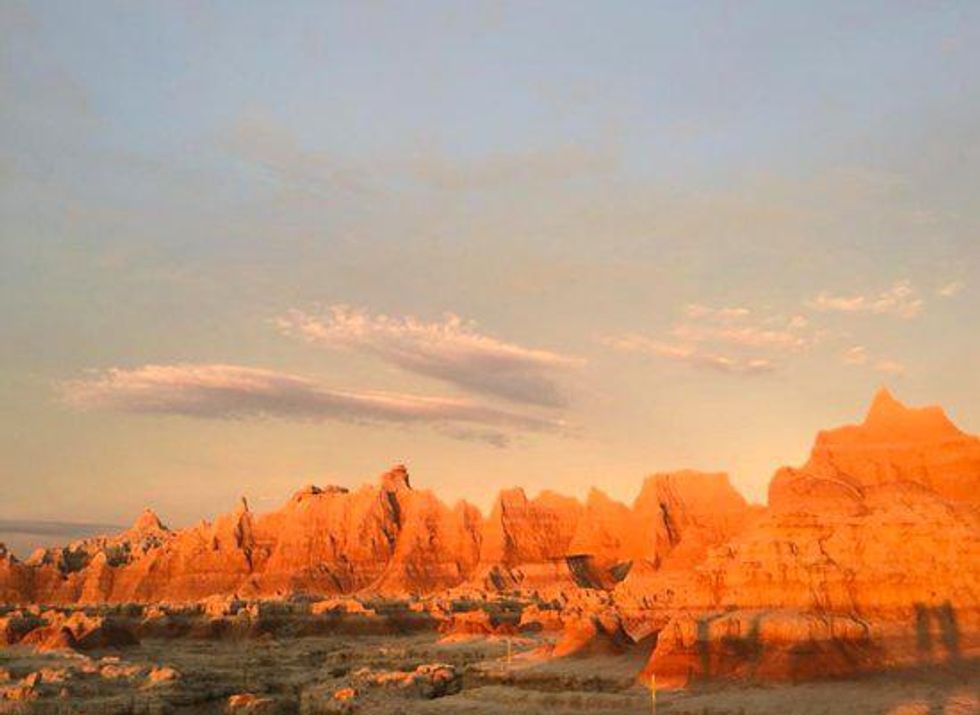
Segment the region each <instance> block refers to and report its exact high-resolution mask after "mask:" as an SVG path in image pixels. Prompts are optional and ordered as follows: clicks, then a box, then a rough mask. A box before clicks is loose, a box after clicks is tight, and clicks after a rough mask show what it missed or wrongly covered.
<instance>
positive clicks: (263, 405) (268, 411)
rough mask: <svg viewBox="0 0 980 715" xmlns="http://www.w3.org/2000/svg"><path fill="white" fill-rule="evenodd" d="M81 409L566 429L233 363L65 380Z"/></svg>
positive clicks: (506, 413)
mask: <svg viewBox="0 0 980 715" xmlns="http://www.w3.org/2000/svg"><path fill="white" fill-rule="evenodd" d="M61 388H62V395H63V399H64V401H65V402H66V403H67V404H69V405H71V406H72V407H75V408H77V409H83V410H110V411H119V412H131V413H144V414H173V415H185V416H191V417H202V418H211V419H242V418H247V417H276V418H284V419H303V420H340V421H346V422H423V423H436V424H441V425H443V426H445V425H451V424H453V423H467V424H479V425H483V426H490V427H494V428H504V429H522V430H539V431H540V430H558V429H560V428H561V427H562V426H563V425H562V423H561V422H560V421H557V420H552V419H547V418H543V417H538V416H534V415H529V414H522V413H519V412H515V411H511V410H506V409H501V408H498V407H495V406H492V405H488V404H484V403H480V402H477V401H474V400H471V399H467V398H446V397H430V396H421V395H409V394H401V393H391V392H375V391H354V390H342V389H336V388H333V387H329V386H327V385H325V384H323V383H321V382H319V381H317V380H314V379H310V378H306V377H301V376H297V375H292V374H289V373H283V372H277V371H274V370H265V369H260V368H252V367H244V366H240V365H225V364H188V363H181V364H175V365H144V366H142V367H138V368H134V369H123V368H111V369H109V370H105V371H102V372H100V373H97V374H95V375H94V376H92V377H90V378H87V379H80V380H70V381H67V382H65V383H63V384H62V385H61Z"/></svg>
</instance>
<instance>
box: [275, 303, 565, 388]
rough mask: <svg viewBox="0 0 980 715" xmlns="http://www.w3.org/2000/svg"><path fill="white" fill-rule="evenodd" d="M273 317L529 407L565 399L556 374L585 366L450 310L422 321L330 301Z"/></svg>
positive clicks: (295, 330)
mask: <svg viewBox="0 0 980 715" xmlns="http://www.w3.org/2000/svg"><path fill="white" fill-rule="evenodd" d="M277 323H278V325H279V328H280V330H282V331H283V332H284V333H286V334H289V335H294V336H297V337H299V338H302V339H304V340H306V341H308V342H310V343H313V344H315V345H319V346H322V347H326V348H333V349H347V350H356V351H359V352H364V353H367V354H371V355H374V356H376V357H378V358H380V359H382V360H384V361H385V362H388V363H391V364H394V365H396V366H398V367H399V368H401V369H403V370H407V371H409V372H413V373H416V374H419V375H424V376H426V377H430V378H434V379H437V380H441V381H443V382H447V383H450V384H453V385H456V386H458V387H461V388H464V389H466V390H469V391H472V392H477V393H482V394H487V395H493V396H496V397H503V398H505V399H508V400H511V401H514V402H523V403H527V404H533V405H543V406H548V407H557V406H562V405H564V404H565V403H566V398H565V395H564V394H563V392H562V389H561V387H560V385H559V378H560V377H561V376H563V375H565V374H567V373H568V372H569V371H571V370H573V369H575V368H577V367H580V366H581V365H583V364H584V361H583V360H581V359H579V358H575V357H570V356H567V355H561V354H559V353H555V352H551V351H548V350H540V349H534V348H526V347H523V346H520V345H516V344H514V343H508V342H505V341H502V340H499V339H497V338H493V337H490V336H487V335H483V334H481V333H479V332H477V330H476V327H475V325H474V324H473V323H470V322H465V321H463V320H461V319H460V318H459V317H457V316H455V315H448V316H446V318H445V319H444V320H443V321H441V322H423V321H420V320H417V319H415V318H413V317H389V316H386V315H371V314H369V313H367V312H366V311H363V310H359V309H355V308H351V307H348V306H344V305H335V306H332V307H331V308H330V309H329V310H328V311H327V312H326V314H325V315H322V316H314V315H309V314H307V313H304V312H303V311H299V310H293V311H290V312H289V313H287V314H286V315H285V316H283V317H281V318H280V319H279V320H278V321H277Z"/></svg>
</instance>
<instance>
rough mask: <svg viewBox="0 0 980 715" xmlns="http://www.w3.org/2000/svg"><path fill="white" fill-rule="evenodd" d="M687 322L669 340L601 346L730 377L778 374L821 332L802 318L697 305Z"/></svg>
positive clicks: (624, 339) (610, 340) (626, 339)
mask: <svg viewBox="0 0 980 715" xmlns="http://www.w3.org/2000/svg"><path fill="white" fill-rule="evenodd" d="M684 316H685V319H684V320H682V321H680V322H678V323H675V324H674V325H673V326H672V327H671V328H670V330H669V331H668V332H667V333H666V334H665V336H664V337H648V336H644V335H639V334H636V333H629V334H626V335H622V336H614V337H606V338H603V339H601V342H602V343H604V344H605V345H607V346H608V347H612V348H613V349H615V350H618V351H621V352H634V353H641V354H645V355H649V356H654V357H662V358H668V359H672V360H676V361H679V362H685V363H688V364H690V365H693V366H695V367H701V368H707V369H711V370H716V371H719V372H725V373H730V374H742V375H752V374H761V373H766V372H772V371H773V370H775V369H776V368H777V367H778V362H779V360H780V359H782V358H785V357H786V356H787V355H790V354H793V353H797V352H801V351H804V350H806V349H808V348H809V347H810V346H811V345H813V344H814V343H815V342H816V341H817V340H818V339H819V337H820V334H819V333H818V332H816V331H813V330H811V329H810V328H809V325H810V323H809V320H807V318H806V317H805V316H802V315H792V316H788V317H787V316H785V315H774V314H768V313H756V312H755V311H753V310H752V309H750V308H746V307H743V306H725V307H720V308H715V307H710V306H706V305H702V304H699V303H692V304H690V305H688V306H686V308H685V309H684Z"/></svg>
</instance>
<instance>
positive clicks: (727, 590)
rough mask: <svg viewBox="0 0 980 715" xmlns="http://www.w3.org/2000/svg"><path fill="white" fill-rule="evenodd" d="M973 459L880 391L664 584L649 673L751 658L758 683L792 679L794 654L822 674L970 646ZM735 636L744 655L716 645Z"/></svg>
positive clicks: (978, 544)
mask: <svg viewBox="0 0 980 715" xmlns="http://www.w3.org/2000/svg"><path fill="white" fill-rule="evenodd" d="M977 450H978V445H977V440H976V439H975V438H972V437H968V436H966V435H964V434H963V433H962V432H960V431H959V430H958V429H957V428H956V427H955V426H953V425H952V423H950V421H949V420H948V419H947V418H946V416H945V415H944V414H943V413H942V411H941V410H939V409H938V408H923V409H910V408H907V407H904V406H903V405H901V404H900V403H898V402H897V401H896V400H895V399H894V398H893V397H892V396H891V395H890V394H888V393H887V392H881V393H879V394H878V396H877V397H876V398H875V400H874V402H873V404H872V406H871V409H870V411H869V412H868V415H867V417H866V419H865V420H864V422H863V423H862V424H860V425H855V426H847V427H842V428H840V429H836V430H832V431H828V432H822V433H820V435H819V436H818V437H817V440H816V444H815V445H814V448H813V452H812V454H811V456H810V459H809V461H808V462H807V463H806V464H805V465H804V466H803V467H801V468H799V469H790V468H783V469H780V470H779V471H778V472H777V473H776V475H775V476H774V478H773V480H772V483H771V486H770V490H769V508H768V510H767V511H766V513H765V514H764V515H763V516H762V517H761V518H759V519H758V520H757V521H756V522H755V523H753V524H752V525H751V526H750V527H749V528H748V529H746V530H744V531H743V532H742V533H741V534H740V535H738V536H737V537H735V538H734V539H732V540H731V541H730V542H729V543H727V544H726V545H725V546H724V547H723V548H720V549H715V550H713V551H712V552H711V553H710V554H708V556H707V558H706V559H705V560H704V561H703V562H702V563H701V564H700V565H698V566H696V567H695V568H694V569H693V570H692V571H691V572H689V574H688V576H687V577H686V578H684V579H683V580H682V581H681V582H680V583H679V584H674V586H675V588H674V590H673V593H672V594H670V596H669V597H666V596H665V600H667V601H669V602H671V603H672V605H674V606H675V607H676V608H678V609H681V612H679V613H678V614H677V615H676V616H675V619H674V620H673V621H672V622H671V623H670V624H669V625H668V626H667V628H665V630H664V631H663V633H664V636H665V637H663V638H661V640H660V641H659V642H658V646H657V649H656V651H655V652H654V654H653V657H652V659H651V662H650V666H649V668H648V670H649V672H653V673H655V674H656V675H657V676H658V679H666V680H668V681H677V680H682V681H683V680H687V679H689V678H690V677H697V676H699V675H709V674H719V673H725V672H734V671H737V670H739V669H742V670H743V671H744V669H745V668H746V667H748V666H747V661H746V659H747V658H750V656H751V648H752V647H759V648H761V651H760V652H761V653H765V654H766V658H764V659H763V660H762V661H759V662H757V663H756V664H755V665H756V667H758V668H761V671H760V672H762V673H765V674H766V676H767V677H773V676H774V675H778V674H780V672H781V674H782V675H783V676H784V677H795V675H794V674H797V672H798V670H799V669H800V668H801V667H803V666H802V665H799V663H797V661H800V663H802V660H801V659H799V658H798V659H796V660H793V658H790V657H789V655H786V653H788V652H790V651H792V650H793V649H794V648H795V649H797V651H799V652H806V653H810V654H811V655H813V657H811V658H809V659H807V663H809V664H810V665H809V666H807V667H819V668H823V669H825V670H826V672H828V673H832V672H836V670H839V668H840V667H843V666H842V665H841V663H842V662H844V661H847V662H850V663H851V666H850V667H851V670H852V671H853V670H855V669H860V668H861V667H872V666H874V667H878V666H883V665H887V664H889V663H907V662H914V661H917V660H934V659H945V658H957V657H959V655H960V653H961V652H962V651H964V650H966V649H971V648H975V647H977V646H978V645H980V512H978V509H977V506H976V499H977V497H976V494H977V493H978V492H980V463H978V462H977V461H976V460H977V459H978V451H977ZM731 613H739V614H741V615H725V614H731ZM774 619H775V622H777V623H779V624H780V626H779V629H777V631H778V634H779V635H778V636H777V635H773V630H772V628H770V627H769V626H768V625H767V624H770V623H772V622H773V621H774ZM692 623H694V624H695V625H693V626H692V625H691V624H692ZM692 628H693V629H694V630H693V631H692ZM692 633H693V635H692ZM733 633H734V636H735V637H737V638H736V640H737V639H739V638H740V639H743V641H744V642H742V646H744V647H743V648H742V651H739V649H738V648H734V649H733V648H732V647H728V648H726V646H725V643H728V644H729V645H731V643H733V642H735V641H732V637H733ZM794 634H795V635H794ZM746 639H747V640H746ZM753 644H754V645H753ZM746 649H748V650H746ZM781 651H785V653H784V656H785V657H783V658H777V657H776V656H775V655H774V654H776V653H779V652H781ZM793 652H796V651H793ZM753 657H754V656H753ZM821 658H822V659H823V661H824V662H823V664H822V665H821V664H820V663H821ZM848 659H850V660H848ZM778 663H782V664H783V665H782V667H783V670H782V671H779V667H777V664H778Z"/></svg>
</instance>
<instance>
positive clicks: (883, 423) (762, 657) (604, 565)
mask: <svg viewBox="0 0 980 715" xmlns="http://www.w3.org/2000/svg"><path fill="white" fill-rule="evenodd" d="M298 593H304V594H319V595H326V596H333V595H340V594H347V595H356V596H359V597H375V596H382V597H400V598H404V597H415V596H433V595H438V594H443V593H453V594H460V593H465V594H467V595H469V596H475V597H477V598H481V597H482V598H484V599H492V598H494V597H496V596H499V595H502V594H507V595H518V596H523V597H525V598H528V599H529V600H530V601H532V602H533V603H532V605H530V606H528V608H527V609H526V610H525V613H524V614H523V616H522V617H521V623H522V624H525V623H527V622H531V621H540V622H542V623H543V624H544V627H545V628H547V629H554V628H562V629H564V632H563V634H562V637H561V638H560V639H559V641H558V644H557V645H556V646H555V648H554V650H553V652H552V653H551V655H554V656H558V655H569V654H574V653H580V654H586V653H591V652H604V651H605V650H608V649H610V648H611V649H613V650H615V649H617V648H619V647H620V645H621V644H623V643H626V642H634V641H637V640H641V639H646V638H649V639H651V640H652V641H654V642H655V646H654V648H653V651H652V655H651V657H650V660H649V662H648V664H647V666H646V668H645V670H644V671H643V673H641V675H640V677H641V678H643V679H647V678H649V676H651V675H656V676H657V679H658V682H661V683H664V684H667V685H670V684H677V685H683V684H685V683H687V682H688V681H690V680H691V679H692V678H700V677H713V676H716V677H746V678H805V677H810V676H812V675H827V674H835V673H852V672H856V671H860V670H865V669H875V668H879V667H883V666H887V665H891V664H907V663H912V662H917V661H923V660H928V661H933V660H943V659H950V658H959V657H963V656H965V655H966V654H969V653H977V652H978V651H980V440H978V439H977V438H976V437H973V436H970V435H967V434H964V433H963V432H961V431H960V430H959V429H958V428H957V427H956V426H955V425H954V424H953V423H952V422H951V421H950V420H949V419H948V418H947V417H946V415H945V414H944V413H943V411H942V410H941V409H940V408H938V407H926V408H908V407H905V406H904V405H902V404H901V403H899V402H898V401H896V400H895V399H894V398H893V397H892V396H891V395H890V394H889V393H888V392H887V391H885V390H882V391H881V392H879V394H878V395H877V396H876V397H875V398H874V401H873V403H872V405H871V408H870V409H869V411H868V413H867V415H866V417H865V419H864V421H863V422H862V423H860V424H857V425H850V426H845V427H841V428H838V429H834V430H830V431H825V432H821V433H819V434H818V436H817V439H816V443H815V444H814V446H813V449H812V452H811V455H810V458H809V460H808V461H807V462H806V464H804V465H803V466H802V467H800V468H798V469H797V468H789V467H784V468H782V469H780V470H779V471H777V473H776V474H775V475H774V477H773V479H772V481H771V483H770V487H769V499H768V504H767V506H765V507H762V506H751V505H749V504H747V503H746V501H745V500H744V499H743V498H742V497H741V496H740V495H739V494H738V492H736V491H735V490H734V489H733V488H732V486H731V485H730V483H729V481H728V477H727V476H726V475H725V474H721V473H702V472H694V471H681V472H675V473H669V474H656V475H653V476H651V477H649V478H647V479H646V481H645V482H644V484H643V485H642V488H641V490H640V493H639V495H638V496H637V498H636V500H635V501H634V502H633V504H632V505H627V504H622V503H620V502H617V501H615V500H613V499H611V498H610V497H608V496H607V495H605V494H603V493H602V492H600V491H598V490H595V489H593V490H592V491H591V492H590V493H589V495H588V497H587V499H586V500H585V503H582V502H580V501H578V500H576V499H573V498H570V497H565V496H561V495H559V494H555V493H552V492H544V493H542V494H540V495H538V496H537V497H535V498H533V499H532V498H529V497H528V496H527V494H526V493H525V492H524V491H523V490H522V489H520V488H515V489H510V490H506V491H504V492H502V493H501V494H500V495H499V496H498V497H497V500H496V502H495V504H494V506H493V508H492V509H491V511H490V513H489V515H488V516H486V517H484V516H483V515H481V513H480V512H479V510H477V509H476V508H475V507H474V506H472V505H470V504H467V503H465V502H460V503H458V504H456V505H455V506H452V507H450V506H448V505H446V504H444V503H443V502H442V501H440V500H439V499H438V498H437V496H436V495H435V494H433V493H432V492H431V491H428V490H418V489H414V488H413V487H412V486H411V484H410V481H409V475H408V473H407V471H406V469H405V468H404V467H403V466H397V467H395V468H394V469H392V470H391V471H389V472H387V473H385V474H383V475H382V476H381V478H380V479H379V480H378V482H377V483H375V484H373V485H366V486H362V487H360V488H359V489H356V490H353V491H352V490H348V489H345V488H343V487H337V486H327V487H316V486H309V487H306V488H304V489H302V490H300V491H298V492H297V493H296V494H294V495H293V496H292V497H291V498H290V499H289V500H288V501H287V502H286V503H285V504H284V505H283V506H282V507H281V508H279V509H278V510H276V511H272V512H269V513H265V514H255V513H253V512H252V511H251V510H250V508H249V507H248V504H247V503H246V502H245V500H244V499H243V500H242V502H241V503H240V504H239V505H238V506H237V508H236V509H234V510H233V511H232V512H230V513H228V514H225V515H223V516H221V517H219V518H218V519H216V520H215V521H214V523H208V522H201V523H199V524H197V525H196V526H192V527H189V528H186V529H181V530H176V531H174V530H171V529H168V528H167V527H165V526H164V525H163V524H162V523H161V521H160V520H159V519H158V518H157V517H156V515H155V514H154V513H153V512H152V511H149V510H147V511H145V512H144V513H143V514H142V515H140V517H139V518H138V519H137V520H136V522H135V523H134V524H133V526H132V527H131V528H130V529H128V530H126V531H123V532H122V533H120V534H117V535H114V536H107V537H98V538H93V539H86V540H82V541H77V542H75V543H72V544H70V545H68V546H65V547H62V548H52V549H44V550H39V551H37V552H36V553H34V554H33V555H32V556H31V557H30V558H28V559H27V560H25V561H23V562H21V561H18V560H17V559H15V558H14V557H13V556H12V555H10V554H8V553H7V552H6V551H5V550H4V549H3V548H2V546H0V601H2V602H6V603H11V604H28V603H44V604H97V603H120V602H139V603H160V602H165V603H180V602H190V601H199V600H202V599H206V598H208V597H214V596H231V595H236V596H239V597H241V598H280V597H286V596H289V595H292V594H298ZM549 603H550V604H555V603H557V604H559V607H558V609H557V611H555V610H550V609H540V608H539V607H538V606H539V605H546V604H549ZM535 614H536V615H535ZM462 625H465V624H462ZM462 625H461V626H460V627H462Z"/></svg>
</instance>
